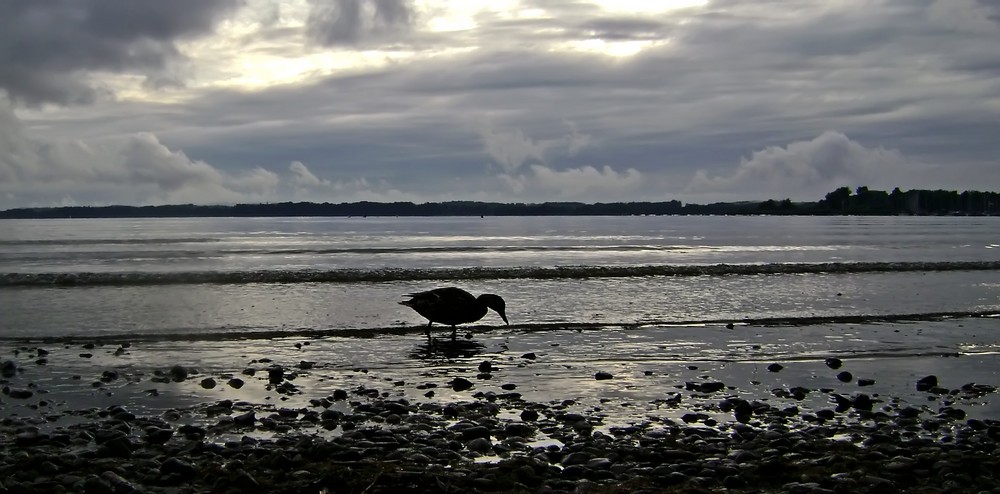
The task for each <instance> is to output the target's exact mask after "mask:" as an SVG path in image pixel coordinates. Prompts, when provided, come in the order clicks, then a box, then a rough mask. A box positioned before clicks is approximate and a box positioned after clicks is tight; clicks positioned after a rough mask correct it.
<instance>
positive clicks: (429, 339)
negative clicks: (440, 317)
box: [425, 322, 434, 343]
mask: <svg viewBox="0 0 1000 494" xmlns="http://www.w3.org/2000/svg"><path fill="white" fill-rule="evenodd" d="M431 324H434V323H433V322H428V323H427V328H425V331H426V332H427V343H431V342H432V340H431Z"/></svg>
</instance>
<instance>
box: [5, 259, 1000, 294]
mask: <svg viewBox="0 0 1000 494" xmlns="http://www.w3.org/2000/svg"><path fill="white" fill-rule="evenodd" d="M985 270H1000V261H957V262H845V263H768V264H712V265H675V264H671V265H638V266H635V265H627V266H556V267H532V266H523V267H465V268H430V269H426V268H376V269H333V270H256V271H192V272H47V273H0V288H5V287H69V286H79V287H86V286H142V285H179V284H245V283H357V282H387V281H436V280H490V279H516V278H526V279H583V278H624V277H641V276H729V275H738V276H742V275H771V274H821V273H833V274H838V273H842V274H850V273H883V272H915V271H916V272H919V271H985Z"/></svg>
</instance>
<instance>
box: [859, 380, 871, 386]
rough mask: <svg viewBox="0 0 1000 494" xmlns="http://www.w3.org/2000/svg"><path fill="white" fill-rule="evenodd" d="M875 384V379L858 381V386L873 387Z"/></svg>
mask: <svg viewBox="0 0 1000 494" xmlns="http://www.w3.org/2000/svg"><path fill="white" fill-rule="evenodd" d="M874 384H875V380H874V379H858V386H873V385H874Z"/></svg>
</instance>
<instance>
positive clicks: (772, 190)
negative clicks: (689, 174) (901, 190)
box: [686, 131, 908, 200]
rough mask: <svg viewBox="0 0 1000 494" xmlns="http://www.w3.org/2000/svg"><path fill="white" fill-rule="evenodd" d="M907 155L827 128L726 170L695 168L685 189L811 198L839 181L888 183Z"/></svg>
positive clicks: (898, 173) (903, 168) (900, 171)
mask: <svg viewBox="0 0 1000 494" xmlns="http://www.w3.org/2000/svg"><path fill="white" fill-rule="evenodd" d="M907 164H908V163H907V160H906V158H905V157H904V156H903V154H902V153H900V152H899V151H897V150H893V149H885V148H881V147H876V148H869V147H865V146H863V145H861V144H859V143H858V142H855V141H852V140H851V139H849V138H848V137H847V136H846V135H844V134H841V133H839V132H833V131H827V132H824V133H823V134H821V135H819V136H818V137H816V138H815V139H812V140H809V141H798V142H793V143H791V144H789V145H787V146H785V147H781V146H771V147H767V148H765V149H762V150H760V151H754V153H753V154H752V155H751V156H750V158H744V159H742V160H741V161H740V164H739V166H738V167H737V168H736V170H735V171H734V172H733V173H732V174H730V175H716V176H710V175H709V172H708V171H706V170H698V171H697V172H696V173H695V176H694V178H693V180H692V181H691V183H690V184H689V185H688V187H687V189H686V192H699V193H701V192H711V193H742V194H743V196H744V198H746V199H752V198H753V197H749V193H748V192H749V191H762V192H764V193H766V194H772V195H773V194H777V195H779V196H788V195H794V196H796V199H809V200H815V199H816V197H822V194H823V193H824V192H829V191H830V190H833V189H835V188H837V187H841V186H852V185H868V186H872V187H873V188H875V187H888V186H890V184H891V183H892V181H897V180H899V177H900V176H902V175H903V174H905V173H906V171H907V170H906V168H907Z"/></svg>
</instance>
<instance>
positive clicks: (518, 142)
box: [480, 121, 593, 173]
mask: <svg viewBox="0 0 1000 494" xmlns="http://www.w3.org/2000/svg"><path fill="white" fill-rule="evenodd" d="M564 123H565V125H567V126H568V127H569V128H570V133H569V134H567V135H565V136H560V137H557V138H554V139H539V140H535V139H533V138H531V137H528V136H526V135H525V134H524V132H523V131H521V130H520V129H515V130H512V131H500V130H497V129H495V128H493V126H492V125H491V124H487V125H485V126H483V127H482V128H481V129H480V136H481V137H482V139H483V146H484V148H485V151H486V154H487V155H489V157H490V158H491V159H492V160H493V162H494V163H496V164H498V165H500V167H501V168H503V170H504V171H505V172H507V173H512V172H515V171H517V170H518V169H519V168H521V167H522V166H524V165H529V164H530V165H537V164H543V165H544V164H545V163H546V162H547V155H560V156H572V155H575V154H577V153H578V152H580V151H581V150H583V149H585V148H587V147H588V146H591V145H592V144H593V139H592V138H591V136H590V135H587V134H581V133H580V132H579V131H578V130H577V126H576V124H575V123H574V122H571V121H564Z"/></svg>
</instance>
